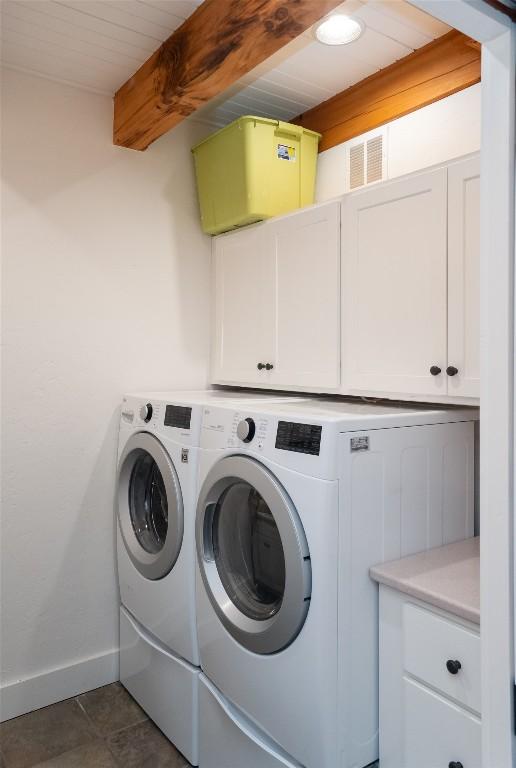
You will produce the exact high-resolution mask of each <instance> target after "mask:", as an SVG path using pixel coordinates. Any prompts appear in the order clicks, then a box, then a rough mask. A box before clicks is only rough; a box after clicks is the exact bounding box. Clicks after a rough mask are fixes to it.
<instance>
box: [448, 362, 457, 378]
mask: <svg viewBox="0 0 516 768" xmlns="http://www.w3.org/2000/svg"><path fill="white" fill-rule="evenodd" d="M458 372H459V369H458V368H455V366H454V365H449V366H448V368H447V369H446V373H447V374H448V376H456V375H457V374H458Z"/></svg>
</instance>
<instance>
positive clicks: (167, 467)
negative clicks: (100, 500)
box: [117, 432, 184, 581]
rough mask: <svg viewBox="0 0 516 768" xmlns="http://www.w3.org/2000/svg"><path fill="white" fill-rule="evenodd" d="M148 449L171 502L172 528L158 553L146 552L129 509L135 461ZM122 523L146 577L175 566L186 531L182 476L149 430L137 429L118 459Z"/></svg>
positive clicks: (135, 561) (158, 575)
mask: <svg viewBox="0 0 516 768" xmlns="http://www.w3.org/2000/svg"><path fill="white" fill-rule="evenodd" d="M144 452H145V453H148V454H149V455H150V456H152V458H153V459H154V461H155V462H156V464H157V465H158V468H159V471H160V472H161V476H162V478H163V483H164V485H165V491H166V494H167V503H168V528H167V536H166V538H165V544H164V546H163V548H162V549H161V550H160V551H159V552H157V553H156V554H152V553H150V552H146V551H145V550H144V549H143V547H142V546H141V544H140V543H139V541H138V539H137V538H136V534H135V532H134V529H133V525H132V522H131V513H130V510H129V483H130V480H131V473H132V469H133V467H134V463H135V461H136V459H137V458H138V456H140V455H141V454H142V453H144ZM117 487H118V492H117V495H118V498H117V504H118V523H119V526H120V532H121V534H122V539H123V541H124V544H125V548H126V551H127V554H128V555H129V557H130V558H131V561H132V563H133V565H134V566H135V568H137V569H138V571H139V572H140V573H141V575H142V576H144V577H145V578H146V579H151V580H152V581H155V580H157V579H162V578H163V577H164V576H166V575H167V574H168V573H170V571H171V570H172V568H173V567H174V565H175V563H176V560H177V558H178V557H179V552H180V551H181V545H182V543H183V531H184V509H183V497H182V493H181V486H180V484H179V478H178V476H177V473H176V470H175V468H174V465H173V463H172V460H171V458H170V456H169V455H168V453H167V451H166V449H165V448H164V447H163V445H162V444H161V443H160V441H159V440H158V439H157V438H156V437H154V436H153V435H151V434H150V433H149V432H135V433H134V434H133V435H131V437H130V438H129V440H128V441H127V444H126V446H125V448H124V450H123V452H122V455H121V456H120V461H119V462H118V478H117Z"/></svg>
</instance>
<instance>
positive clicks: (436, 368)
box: [430, 365, 441, 376]
mask: <svg viewBox="0 0 516 768" xmlns="http://www.w3.org/2000/svg"><path fill="white" fill-rule="evenodd" d="M430 373H431V374H432V376H439V374H440V373H441V369H440V368H439V366H438V365H432V367H431V368H430Z"/></svg>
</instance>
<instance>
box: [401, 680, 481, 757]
mask: <svg viewBox="0 0 516 768" xmlns="http://www.w3.org/2000/svg"><path fill="white" fill-rule="evenodd" d="M403 693H404V705H405V712H404V730H405V732H404V755H403V758H404V759H403V760H402V761H400V763H399V765H400V768H414V767H415V766H417V768H441V766H442V768H448V766H449V765H450V764H453V763H461V764H462V765H463V766H464V768H481V765H482V760H481V747H480V734H481V725H480V719H479V718H478V717H475V716H474V715H472V714H471V713H470V712H467V711H466V710H464V709H461V708H460V707H457V706H456V705H455V704H453V703H452V702H451V701H448V700H447V699H445V698H443V697H441V696H439V695H438V694H437V693H434V691H432V690H430V689H427V688H425V687H424V686H422V685H420V684H419V683H418V682H416V681H415V680H411V679H410V678H407V677H405V678H404V679H403Z"/></svg>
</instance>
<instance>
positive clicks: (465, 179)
mask: <svg viewBox="0 0 516 768" xmlns="http://www.w3.org/2000/svg"><path fill="white" fill-rule="evenodd" d="M448 366H451V367H452V369H453V368H456V369H457V371H458V373H457V374H456V375H455V376H448V394H449V395H457V396H461V397H480V158H479V157H473V158H468V159H467V160H463V161H462V162H460V163H456V164H454V165H451V166H450V167H449V169H448Z"/></svg>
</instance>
